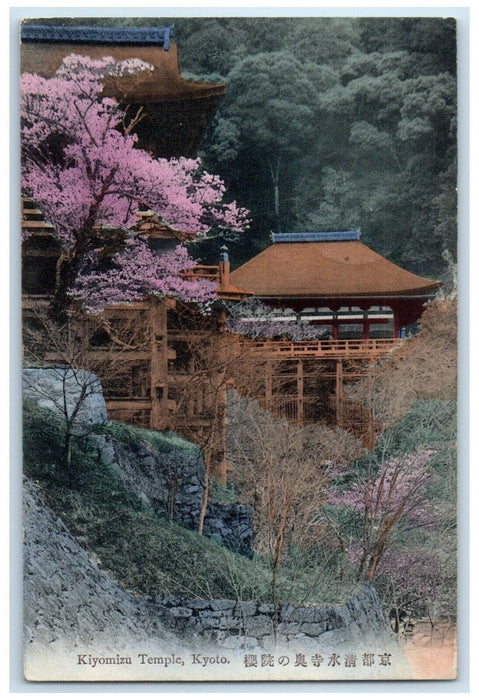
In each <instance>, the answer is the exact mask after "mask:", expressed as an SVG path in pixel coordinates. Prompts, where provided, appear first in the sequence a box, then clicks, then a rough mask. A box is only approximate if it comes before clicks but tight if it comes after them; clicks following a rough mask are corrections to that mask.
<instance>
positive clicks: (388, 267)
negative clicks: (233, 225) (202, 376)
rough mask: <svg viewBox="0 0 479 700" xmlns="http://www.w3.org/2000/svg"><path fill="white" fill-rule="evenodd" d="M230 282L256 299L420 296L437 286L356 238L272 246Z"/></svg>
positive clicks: (236, 274)
mask: <svg viewBox="0 0 479 700" xmlns="http://www.w3.org/2000/svg"><path fill="white" fill-rule="evenodd" d="M285 235H286V234H285ZM298 235H299V234H298ZM231 282H232V283H233V284H235V285H238V286H240V287H243V288H245V289H248V290H250V291H251V292H252V293H253V294H254V295H256V296H260V297H281V298H287V297H290V298H291V297H292V298H298V297H308V298H314V297H319V298H331V297H361V296H362V297H364V296H382V297H386V296H402V295H418V296H420V295H429V294H431V293H433V292H434V291H436V290H437V289H438V288H439V287H440V282H437V281H434V280H430V279H426V278H424V277H420V276H419V275H415V274H413V273H411V272H408V271H407V270H404V269H403V268H401V267H399V266H398V265H395V264H394V263H392V262H390V261H389V260H386V258H384V257H383V256H382V255H379V254H378V253H375V252H374V251H373V250H371V248H368V246H366V245H364V244H363V243H361V242H360V241H359V240H339V241H335V240H324V241H311V242H303V241H301V242H281V243H274V244H273V245H271V246H270V247H269V248H266V250H263V251H262V252H261V253H260V254H259V255H257V256H256V257H254V258H253V259H252V260H250V261H249V262H247V263H245V264H244V265H242V266H241V267H239V268H238V269H237V270H235V271H234V272H232V273H231Z"/></svg>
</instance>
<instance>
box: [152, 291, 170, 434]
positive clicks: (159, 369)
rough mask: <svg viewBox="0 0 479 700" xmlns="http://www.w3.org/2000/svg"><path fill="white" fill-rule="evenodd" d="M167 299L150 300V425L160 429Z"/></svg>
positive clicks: (163, 407) (163, 409)
mask: <svg viewBox="0 0 479 700" xmlns="http://www.w3.org/2000/svg"><path fill="white" fill-rule="evenodd" d="M166 310H167V300H163V299H161V300H157V299H152V300H151V301H150V349H151V355H150V356H151V367H150V392H151V414H150V427H151V428H154V429H155V430H161V429H162V428H163V427H164V424H165V420H166V418H167V414H168V348H167V340H168V339H167V322H166Z"/></svg>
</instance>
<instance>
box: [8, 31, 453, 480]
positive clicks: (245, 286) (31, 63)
mask: <svg viewBox="0 0 479 700" xmlns="http://www.w3.org/2000/svg"><path fill="white" fill-rule="evenodd" d="M72 52H76V53H80V54H83V55H89V56H91V57H94V58H95V57H101V56H105V55H111V56H113V57H114V58H116V59H118V60H123V59H127V58H133V57H134V58H140V59H143V60H145V61H147V62H148V63H150V64H151V65H152V66H153V71H151V72H148V73H142V74H140V75H136V76H134V77H132V76H130V77H122V78H121V79H116V80H115V82H113V81H112V82H107V83H106V84H105V94H109V95H114V96H115V97H116V98H117V99H118V100H119V101H120V102H121V104H122V106H123V107H126V108H127V115H128V116H129V118H131V119H135V116H136V115H137V114H138V113H139V110H141V114H142V119H141V120H139V121H138V122H137V123H136V124H135V131H136V133H137V134H138V136H139V144H140V146H141V147H142V148H144V149H147V150H150V151H152V152H153V153H154V154H155V155H156V156H158V157H178V156H188V157H191V156H194V155H195V153H196V149H197V147H198V145H199V143H200V141H201V138H202V137H203V135H204V132H205V130H206V127H207V126H208V124H209V122H210V120H211V119H212V117H213V114H214V112H215V109H216V107H217V104H218V101H219V99H220V98H221V96H222V95H223V93H224V90H225V85H223V84H220V83H213V84H209V83H200V82H192V81H188V80H184V79H183V78H182V77H181V75H180V72H179V68H178V55H177V47H176V44H175V43H174V42H173V41H172V28H171V27H164V28H161V29H151V28H148V29H147V28H135V29H132V28H121V29H112V28H101V27H58V26H43V25H28V24H24V25H23V27H22V46H21V69H22V71H27V72H36V73H40V74H41V75H44V76H45V77H48V76H51V75H52V74H53V73H54V72H55V70H56V69H57V68H58V67H59V66H60V64H61V61H62V59H63V58H64V57H65V56H66V55H68V54H70V53H72ZM21 223H22V228H23V229H24V230H26V231H29V232H30V234H31V232H32V231H33V232H34V234H33V235H29V237H27V238H26V239H25V240H24V242H23V254H22V263H23V275H22V283H23V289H22V292H23V313H24V322H25V325H26V326H27V325H28V324H32V325H33V326H35V323H37V321H38V318H39V315H40V314H41V313H44V311H45V309H47V308H48V305H49V301H50V299H51V297H52V294H53V292H54V290H55V282H56V276H57V275H58V269H59V268H58V260H59V255H60V247H59V243H58V241H57V239H56V238H55V235H54V230H53V227H52V226H51V224H49V223H48V222H46V221H44V218H43V215H42V212H41V211H40V209H38V208H37V206H36V205H35V203H33V202H31V201H28V200H27V199H24V200H22V222H21ZM135 229H136V230H137V232H138V233H141V234H142V235H144V236H145V237H146V238H147V239H148V242H149V245H150V246H151V247H152V249H153V250H155V251H157V252H158V253H162V252H166V251H168V250H170V249H172V248H173V247H174V246H176V245H177V244H178V243H184V244H187V243H188V242H189V241H190V240H192V239H193V238H194V235H195V232H189V231H178V230H175V229H173V228H171V227H169V226H167V225H166V224H165V223H164V222H162V221H161V220H160V219H159V217H158V216H157V215H156V214H155V213H154V212H148V211H145V212H141V213H140V214H139V216H138V222H137V224H136V226H135ZM189 274H194V275H195V276H197V277H201V278H206V279H209V280H212V281H215V282H216V284H217V290H216V293H217V298H218V302H217V304H216V308H214V309H213V312H212V313H210V314H209V315H201V314H199V313H197V311H196V310H195V307H194V305H187V304H183V303H181V302H179V301H177V300H174V299H158V298H156V297H152V296H150V297H147V298H145V299H144V300H143V301H141V302H137V303H132V304H129V305H110V306H108V307H106V309H105V311H104V312H103V313H102V314H101V317H95V318H91V319H89V318H88V317H84V318H83V319H82V320H81V322H79V323H77V322H75V324H74V325H73V326H72V328H71V336H72V337H73V338H74V340H75V342H76V343H77V346H79V347H82V348H84V349H85V353H84V359H85V362H86V363H87V365H88V368H89V369H93V370H94V371H96V372H97V373H98V374H99V376H100V378H101V380H102V382H103V386H104V393H105V398H106V402H107V408H108V411H109V415H110V417H111V418H112V419H113V420H119V421H124V422H131V423H134V424H137V425H140V426H143V427H149V428H152V429H156V430H165V429H168V430H176V431H178V432H179V433H181V434H182V435H184V436H185V437H186V438H188V439H190V440H192V441H195V442H197V444H198V445H199V446H200V447H201V448H202V449H203V451H204V454H205V459H206V460H207V462H208V463H209V464H210V466H211V468H212V472H213V473H214V474H215V476H216V477H217V478H219V479H220V480H223V481H224V480H225V479H226V475H227V471H228V465H227V461H226V400H227V398H226V397H227V389H228V388H236V389H237V390H238V391H239V392H240V393H242V394H244V395H247V396H253V397H254V398H256V399H257V400H258V401H259V402H260V403H261V404H262V405H263V406H264V407H265V408H266V409H268V410H269V411H271V412H272V413H273V414H275V415H277V416H280V417H284V418H286V419H287V420H288V421H291V422H293V423H297V424H306V423H312V422H323V423H327V424H329V425H333V426H334V425H339V426H342V427H344V428H346V429H347V430H351V431H353V432H354V433H355V434H356V435H357V436H358V437H360V438H361V439H363V440H364V442H365V443H366V444H370V443H371V440H372V438H373V432H374V430H373V426H372V423H371V416H370V415H369V414H368V413H367V412H366V411H365V410H364V409H363V408H362V407H360V406H357V405H353V404H352V403H351V402H349V401H348V400H347V397H346V396H345V394H344V385H345V384H347V383H348V382H352V381H355V380H357V379H359V378H361V377H363V376H364V374H365V372H366V371H367V367H368V366H369V365H370V364H371V363H374V362H376V361H378V360H379V359H381V358H384V357H386V356H387V355H388V354H389V353H390V352H391V351H392V350H393V349H394V348H395V347H397V346H398V344H400V343H401V342H402V336H403V335H404V334H405V332H406V329H407V327H408V326H410V325H411V324H413V323H414V322H415V321H417V320H418V318H419V317H420V315H421V313H422V310H423V306H424V304H425V303H426V302H427V301H428V300H429V299H431V298H432V297H433V296H434V294H435V293H436V292H437V290H438V288H439V286H440V284H439V283H438V282H436V281H433V280H429V279H424V278H422V277H419V276H417V275H414V274H412V273H410V272H407V271H406V270H403V269H402V268H400V267H398V266H397V265H394V264H393V263H391V262H389V261H388V260H386V259H385V258H383V257H382V256H381V255H379V254H377V253H375V252H374V251H373V250H371V249H370V248H368V247H367V246H366V245H364V244H363V243H362V242H361V241H360V235H359V232H358V231H341V232H323V233H277V234H273V241H272V245H271V246H270V247H268V248H267V249H266V250H264V251H263V252H261V253H260V254H259V255H257V256H256V257H254V258H253V259H251V260H250V261H249V262H247V263H245V264H244V265H242V266H241V267H239V268H238V269H236V270H234V271H233V272H231V271H230V263H229V260H228V255H227V251H225V250H223V251H222V254H221V260H220V262H219V264H218V265H198V266H197V267H196V268H195V269H194V270H193V271H192V273H189ZM252 295H254V296H255V297H257V298H259V299H260V300H262V301H263V302H264V303H266V304H267V305H269V306H271V307H274V308H278V309H280V308H281V309H285V308H289V309H292V310H293V311H294V312H295V314H297V315H298V316H299V315H300V316H301V319H302V320H304V321H307V322H309V323H312V324H315V325H318V326H321V327H322V328H324V333H323V334H322V337H321V338H319V339H317V340H302V341H288V340H286V339H285V338H280V337H276V338H273V339H266V340H248V339H246V338H244V337H240V336H235V335H233V334H230V333H228V332H227V331H226V324H225V320H226V317H225V313H226V311H225V307H224V304H223V302H225V301H228V303H231V302H235V301H243V300H245V299H246V298H248V297H249V296H252ZM41 359H42V361H45V360H46V361H50V362H62V358H61V357H60V355H59V354H58V352H57V353H56V354H55V352H47V353H44V357H43V358H41ZM65 361H66V360H65ZM230 370H233V371H230Z"/></svg>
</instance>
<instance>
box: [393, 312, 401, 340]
mask: <svg viewBox="0 0 479 700" xmlns="http://www.w3.org/2000/svg"><path fill="white" fill-rule="evenodd" d="M393 313H394V333H393V338H399V327H400V324H399V313H398V311H397V310H395V311H394V312H393Z"/></svg>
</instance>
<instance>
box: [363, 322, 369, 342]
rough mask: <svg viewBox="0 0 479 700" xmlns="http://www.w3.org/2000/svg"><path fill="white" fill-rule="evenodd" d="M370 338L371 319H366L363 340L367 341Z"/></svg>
mask: <svg viewBox="0 0 479 700" xmlns="http://www.w3.org/2000/svg"><path fill="white" fill-rule="evenodd" d="M368 338H369V319H368V318H365V319H363V340H367V339H368Z"/></svg>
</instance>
